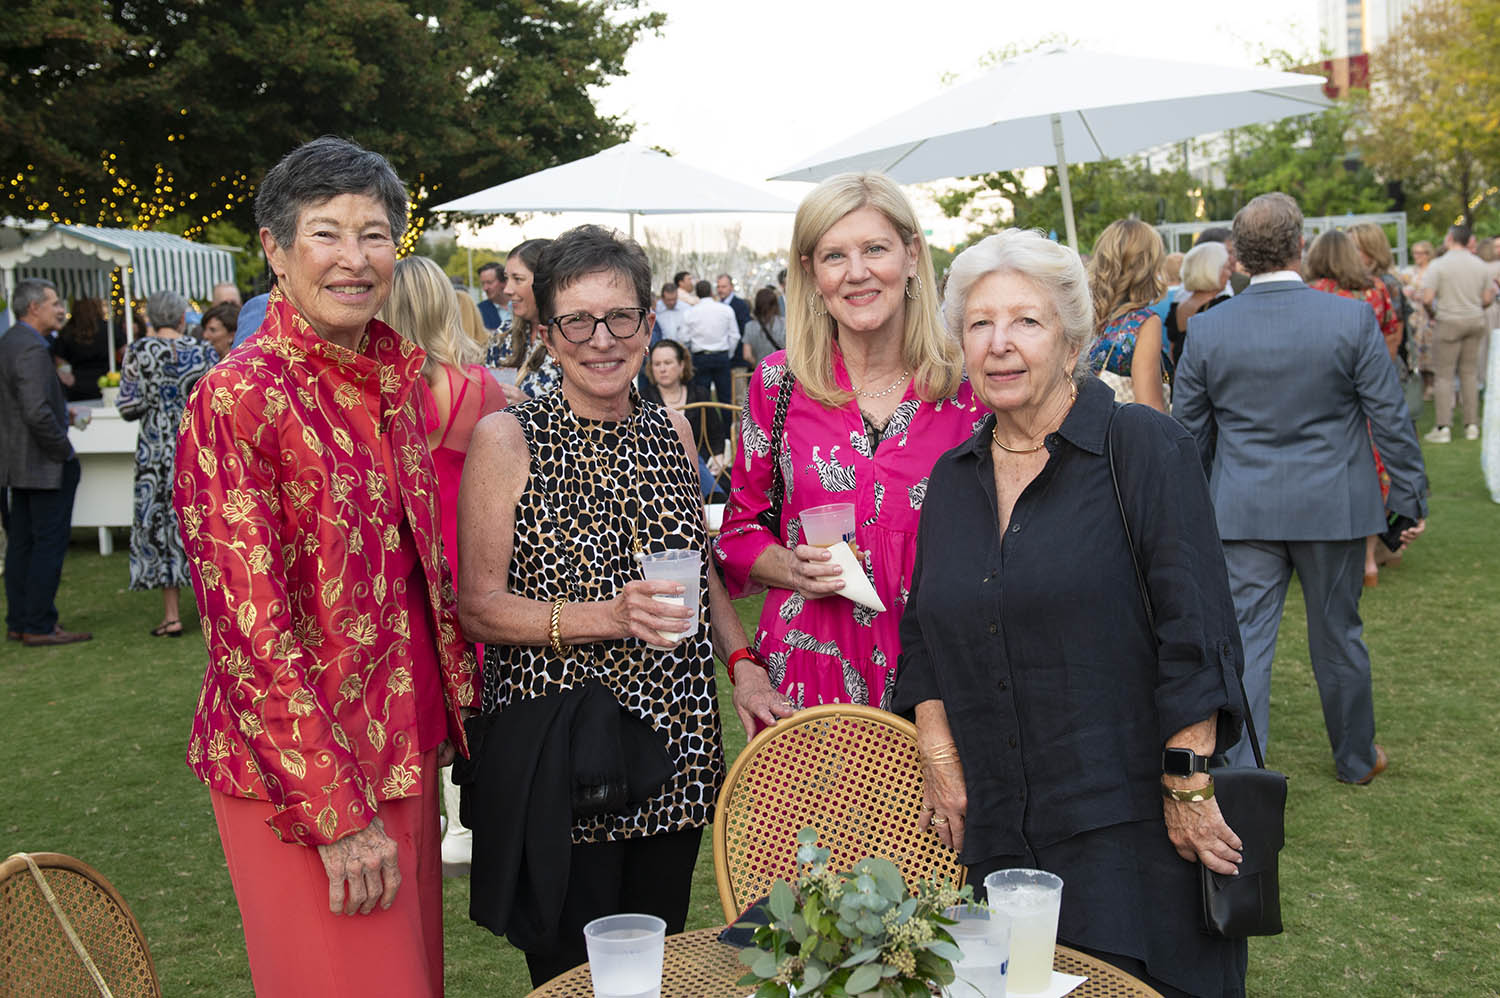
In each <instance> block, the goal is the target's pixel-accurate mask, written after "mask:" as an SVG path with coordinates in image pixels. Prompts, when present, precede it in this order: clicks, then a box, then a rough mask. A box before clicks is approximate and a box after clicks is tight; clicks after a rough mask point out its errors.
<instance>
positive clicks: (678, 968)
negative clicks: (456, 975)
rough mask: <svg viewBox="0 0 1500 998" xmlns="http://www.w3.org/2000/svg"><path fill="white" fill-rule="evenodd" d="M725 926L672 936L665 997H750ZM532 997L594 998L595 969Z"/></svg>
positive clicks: (1069, 968)
mask: <svg viewBox="0 0 1500 998" xmlns="http://www.w3.org/2000/svg"><path fill="white" fill-rule="evenodd" d="M723 931H724V930H723V929H722V928H717V929H697V930H695V931H693V932H684V933H682V934H681V935H679V936H668V937H667V945H666V951H665V953H664V954H663V956H662V968H661V998H745V996H746V994H748V993H749V989H748V988H745V987H744V986H742V985H739V984H736V983H735V982H736V981H738V980H739V979H740V978H741V977H743V976H744V974H745V965H744V964H742V963H740V951H739V950H738V949H736V948H735V947H733V946H729V945H726V944H724V943H721V942H719V938H718V937H719V933H720V932H723ZM1052 969H1053V970H1056V971H1058V972H1060V973H1064V974H1072V975H1074V976H1076V977H1087V978H1088V980H1086V981H1084V982H1083V983H1082V984H1080V985H1078V987H1077V988H1076V989H1075V990H1074V991H1072V992H1071V993H1070V996H1077V998H1161V995H1160V994H1158V993H1157V992H1156V991H1154V990H1152V989H1151V988H1148V987H1146V985H1144V984H1142V983H1141V982H1140V981H1138V980H1136V979H1135V978H1134V977H1131V976H1130V975H1129V974H1127V973H1125V972H1124V971H1123V970H1120V969H1118V968H1116V967H1113V966H1110V965H1109V964H1107V963H1105V962H1104V961H1102V960H1096V959H1094V958H1093V957H1091V956H1087V955H1085V954H1083V953H1080V952H1078V951H1077V950H1072V949H1069V948H1068V947H1066V946H1058V947H1057V950H1056V954H1055V955H1054V956H1053V958H1052ZM528 998H594V981H593V978H591V977H590V976H589V965H588V964H586V963H585V964H583V965H582V966H579V967H574V968H573V969H572V970H570V971H568V972H567V973H566V974H563V975H562V976H561V977H554V978H553V979H552V980H550V981H548V982H547V983H546V984H543V985H542V986H541V987H539V988H537V989H536V990H535V991H533V992H531V994H530V995H529V996H528Z"/></svg>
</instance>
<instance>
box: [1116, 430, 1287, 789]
mask: <svg viewBox="0 0 1500 998" xmlns="http://www.w3.org/2000/svg"><path fill="white" fill-rule="evenodd" d="M1122 408H1123V406H1119V405H1117V406H1115V407H1114V408H1113V409H1112V410H1110V414H1109V422H1108V423H1107V424H1106V425H1105V427H1104V456H1105V457H1107V458H1108V459H1109V480H1110V482H1111V483H1112V484H1113V485H1114V487H1115V504H1116V506H1118V507H1119V510H1120V524H1121V526H1123V527H1124V528H1125V546H1126V547H1127V548H1129V549H1130V565H1131V567H1132V568H1134V569H1135V585H1136V589H1137V590H1138V591H1139V592H1140V594H1141V605H1142V606H1143V607H1145V609H1146V623H1147V624H1148V625H1149V626H1150V628H1151V636H1152V638H1153V639H1154V638H1155V637H1156V614H1155V613H1154V612H1153V611H1152V609H1151V596H1150V595H1149V594H1148V593H1147V592H1146V576H1145V575H1144V574H1143V573H1142V572H1141V562H1140V558H1139V557H1138V556H1137V555H1136V553H1135V540H1134V539H1133V538H1132V537H1131V534H1130V517H1128V516H1126V515H1125V499H1124V497H1123V496H1121V495H1120V475H1119V473H1118V472H1117V471H1116V470H1115V414H1116V413H1118V412H1119V411H1120V410H1121V409H1122ZM1236 678H1238V679H1239V684H1240V702H1241V703H1243V704H1244V705H1245V730H1246V732H1248V733H1249V735H1250V749H1251V751H1253V752H1254V753H1255V766H1256V768H1257V769H1265V768H1266V761H1265V759H1263V758H1261V754H1260V739H1258V738H1256V737H1255V719H1254V718H1253V717H1251V716H1250V696H1249V694H1247V693H1246V692H1245V680H1244V678H1243V677H1236Z"/></svg>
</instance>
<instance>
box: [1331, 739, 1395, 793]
mask: <svg viewBox="0 0 1500 998" xmlns="http://www.w3.org/2000/svg"><path fill="white" fill-rule="evenodd" d="M1389 764H1390V760H1389V759H1387V758H1386V755H1385V749H1383V748H1381V747H1380V746H1379V745H1376V746H1375V767H1374V768H1373V769H1371V770H1370V771H1369V772H1368V773H1366V774H1365V776H1364V779H1361V780H1340V781H1339V782H1341V783H1352V784H1354V785H1355V786H1356V787H1363V786H1366V785H1368V784H1369V782H1370V781H1371V780H1373V779H1375V777H1377V776H1379V775H1380V774H1381V773H1383V772H1385V767H1386V766H1387V765H1389Z"/></svg>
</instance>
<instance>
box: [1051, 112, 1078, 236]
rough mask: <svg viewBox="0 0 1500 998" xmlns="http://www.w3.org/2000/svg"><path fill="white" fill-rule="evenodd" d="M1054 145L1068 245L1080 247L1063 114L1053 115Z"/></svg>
mask: <svg viewBox="0 0 1500 998" xmlns="http://www.w3.org/2000/svg"><path fill="white" fill-rule="evenodd" d="M1052 145H1053V146H1054V147H1055V148H1056V149H1057V183H1058V186H1059V187H1060V188H1061V189H1062V204H1063V225H1064V227H1065V228H1066V229H1067V233H1068V247H1069V248H1070V249H1072V250H1075V251H1076V250H1077V249H1078V228H1077V226H1075V225H1074V224H1073V188H1072V187H1071V186H1070V185H1069V184H1068V156H1067V153H1065V152H1064V151H1063V130H1062V116H1061V115H1056V114H1054V115H1053V116H1052Z"/></svg>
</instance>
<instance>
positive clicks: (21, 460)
mask: <svg viewBox="0 0 1500 998" xmlns="http://www.w3.org/2000/svg"><path fill="white" fill-rule="evenodd" d="M72 456H73V444H72V443H71V442H70V441H69V440H68V404H67V400H66V399H65V398H64V397H63V390H62V382H60V381H58V380H57V369H56V367H54V366H53V363H52V354H51V352H50V351H49V350H48V349H47V344H46V343H44V342H43V341H42V338H41V336H39V335H38V334H37V332H36V330H34V329H32V328H31V327H30V326H27V325H23V324H21V323H19V322H18V323H16V324H15V325H14V326H11V327H10V329H8V330H6V332H5V335H3V336H0V487H5V486H8V487H10V488H15V489H55V488H60V487H61V486H62V472H63V463H64V462H65V461H67V460H68V458H70V457H72Z"/></svg>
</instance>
